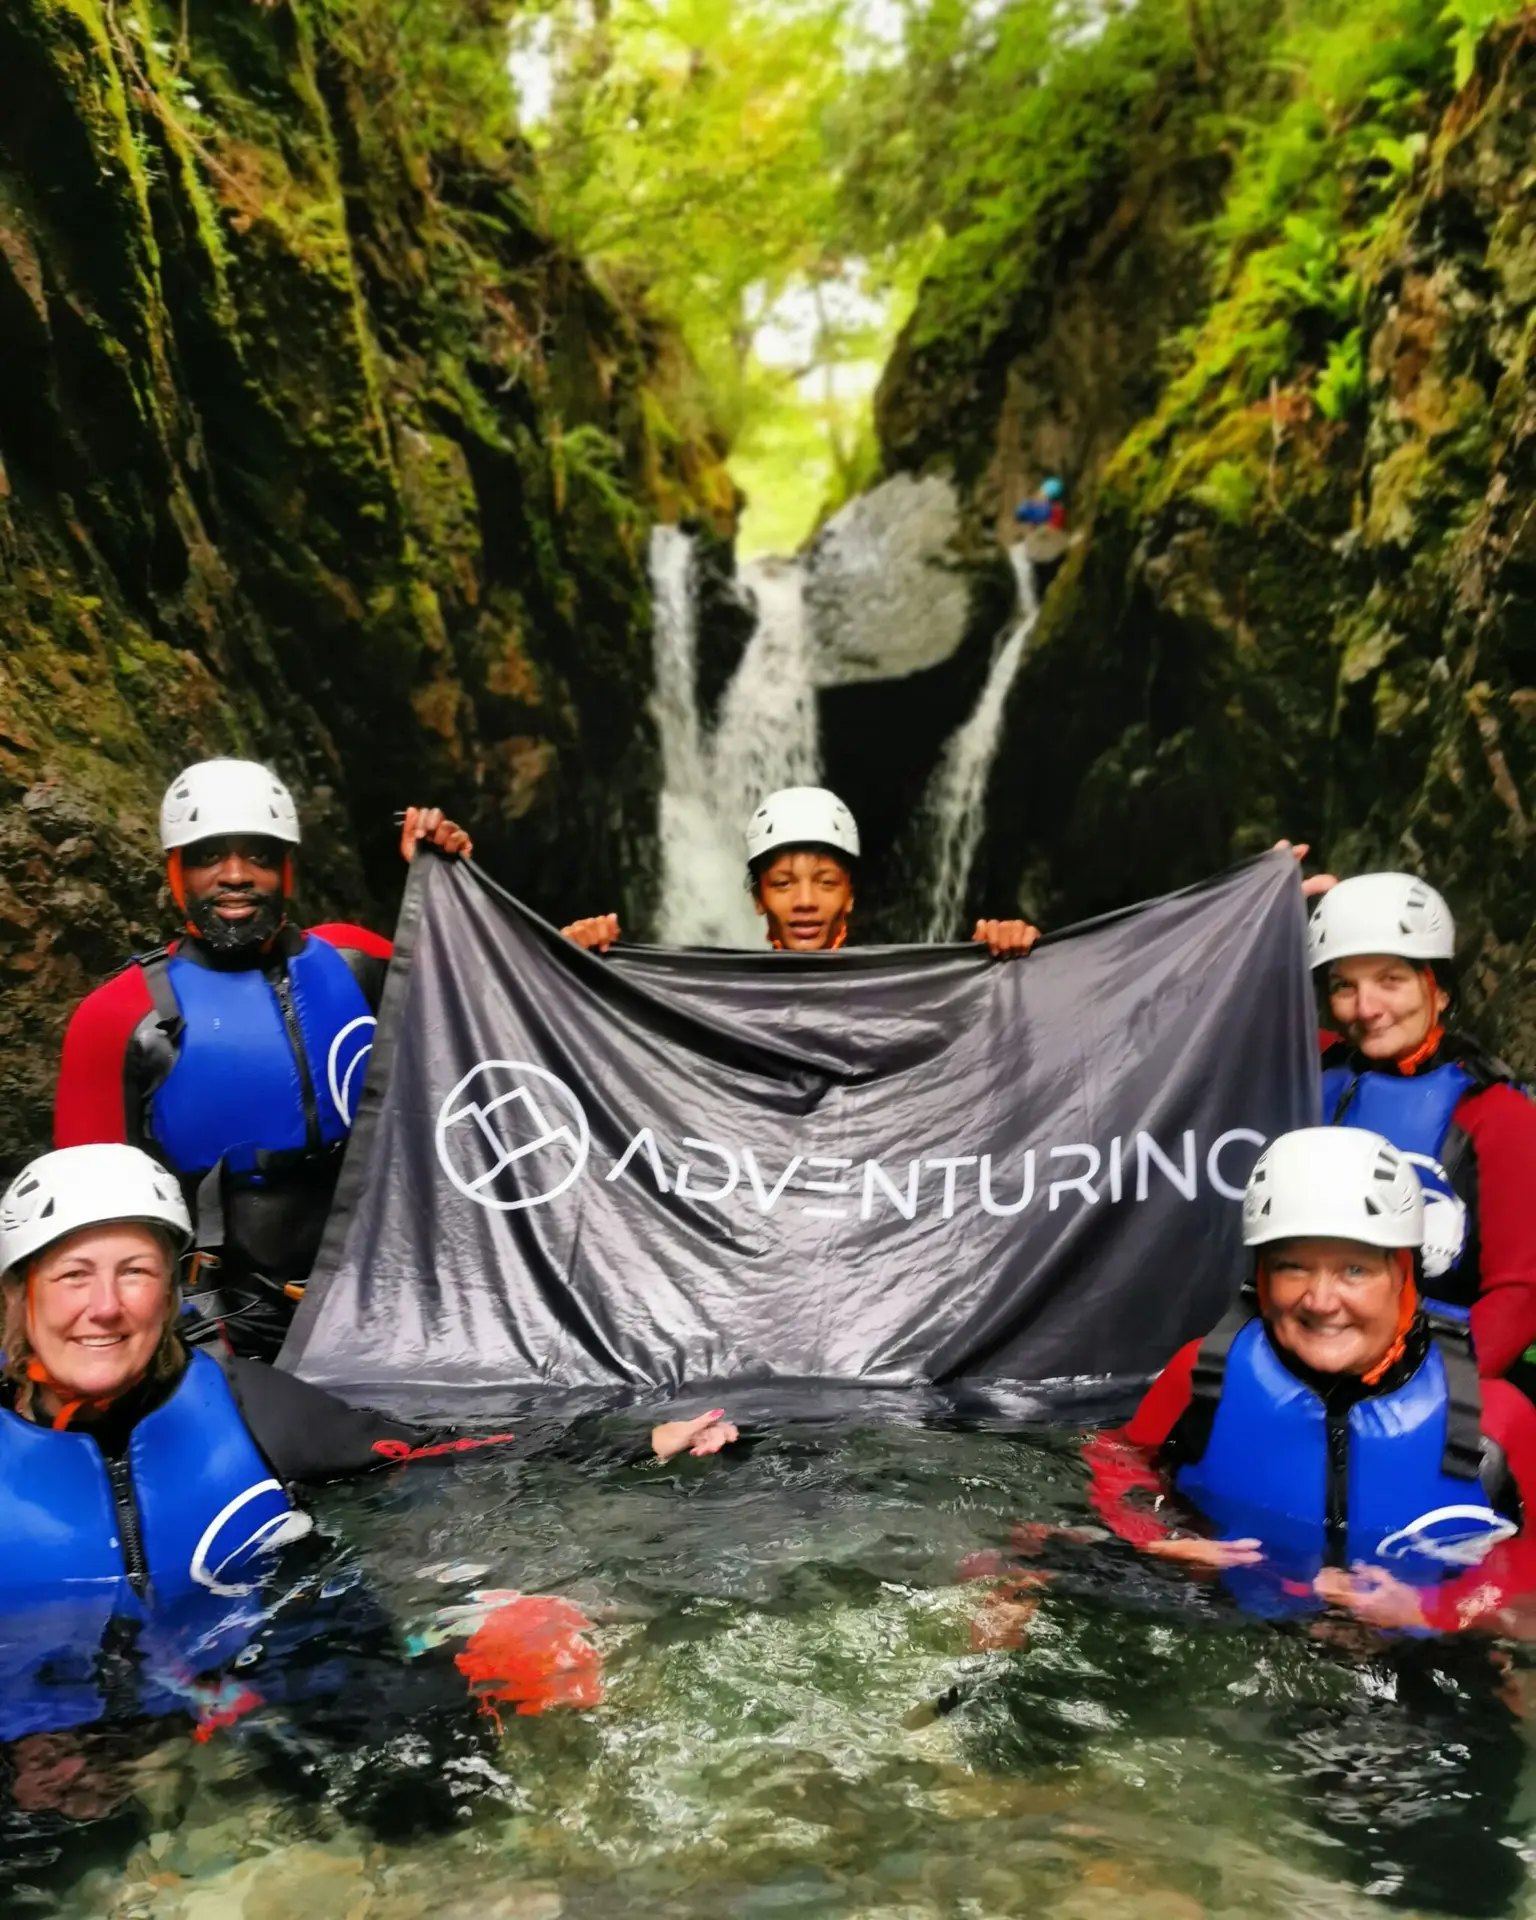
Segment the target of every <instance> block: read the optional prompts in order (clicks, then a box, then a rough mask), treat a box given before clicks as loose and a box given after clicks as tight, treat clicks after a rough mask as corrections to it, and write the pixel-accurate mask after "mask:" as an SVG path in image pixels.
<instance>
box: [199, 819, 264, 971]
mask: <svg viewBox="0 0 1536 1920" xmlns="http://www.w3.org/2000/svg"><path fill="white" fill-rule="evenodd" d="M286 861H287V849H286V848H285V847H284V846H283V844H282V842H281V841H279V840H264V839H262V838H260V837H259V836H257V835H254V834H229V835H223V836H220V837H219V838H217V839H213V840H198V841H195V842H194V843H193V845H191V846H190V847H185V848H183V849H182V854H181V884H182V887H183V889H184V891H185V894H186V899H185V902H184V907H185V912H186V916H187V919H188V921H189V922H190V923H191V925H192V926H194V927H195V928H196V929H197V933H198V936H199V938H200V939H203V940H206V941H207V942H208V944H209V946H211V947H215V948H218V949H219V950H221V951H223V952H229V951H231V950H233V949H236V948H239V947H246V946H264V945H265V944H266V942H267V941H268V940H270V939H271V938H272V936H273V934H275V933H276V932H277V930H278V928H279V927H280V926H281V925H282V924H283V914H284V882H285V866H286Z"/></svg>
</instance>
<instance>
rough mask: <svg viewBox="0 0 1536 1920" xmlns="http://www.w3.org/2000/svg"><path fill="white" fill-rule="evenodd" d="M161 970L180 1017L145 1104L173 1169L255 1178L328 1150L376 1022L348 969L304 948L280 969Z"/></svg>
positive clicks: (336, 958) (348, 1109) (174, 962)
mask: <svg viewBox="0 0 1536 1920" xmlns="http://www.w3.org/2000/svg"><path fill="white" fill-rule="evenodd" d="M151 964H153V965H156V966H163V967H164V968H165V969H166V976H167V978H168V980H169V983H170V986H171V988H172V991H173V992H174V995H175V999H176V1004H177V1007H178V1009H179V1012H180V1029H179V1032H178V1033H177V1034H176V1036H175V1044H176V1049H177V1051H176V1062H175V1065H174V1066H173V1067H172V1068H171V1070H170V1072H169V1073H168V1074H167V1075H166V1077H165V1079H164V1080H163V1081H162V1082H161V1083H160V1085H159V1086H158V1087H157V1088H156V1089H155V1091H154V1094H153V1096H152V1097H151V1100H150V1110H149V1132H150V1135H151V1137H152V1139H153V1141H154V1144H155V1146H156V1148H157V1149H158V1150H159V1152H160V1154H161V1155H162V1157H163V1158H164V1159H165V1160H166V1161H167V1162H168V1163H169V1164H170V1165H171V1166H172V1167H174V1168H175V1170H176V1171H177V1172H178V1173H179V1174H182V1175H183V1176H186V1175H193V1174H201V1173H205V1172H207V1171H208V1169H209V1168H211V1167H213V1166H216V1165H217V1164H218V1163H219V1162H220V1161H222V1162H223V1163H224V1165H225V1167H226V1168H227V1169H228V1170H229V1171H230V1172H232V1173H235V1174H239V1175H245V1176H251V1177H255V1178H257V1179H259V1178H260V1177H261V1174H262V1172H263V1171H264V1170H265V1169H267V1168H268V1167H269V1166H270V1164H271V1163H272V1161H273V1159H274V1158H275V1157H278V1156H280V1157H281V1158H280V1159H278V1162H277V1163H278V1164H279V1165H281V1164H285V1163H287V1164H293V1163H295V1162H297V1161H299V1160H301V1159H303V1158H304V1157H305V1156H306V1155H318V1154H323V1153H325V1152H326V1151H327V1150H328V1149H331V1148H334V1147H335V1146H337V1145H338V1144H339V1143H340V1142H341V1141H342V1140H344V1139H345V1138H346V1136H347V1133H348V1130H349V1128H350V1126H351V1120H352V1115H353V1114H354V1113H355V1112H356V1110H357V1100H358V1095H359V1093H360V1092H361V1086H360V1084H359V1082H360V1079H361V1075H362V1073H363V1072H366V1064H365V1063H366V1056H367V1052H368V1048H369V1046H370V1044H371V1042H372V1038H373V1027H374V1017H373V1012H372V1009H371V1008H370V1007H369V1005H368V1002H367V1000H366V999H365V997H364V995H363V990H362V988H361V987H360V986H359V985H358V984H357V981H356V980H355V979H354V977H353V974H352V970H351V968H350V967H349V966H348V965H347V963H346V961H345V960H344V959H343V958H342V956H341V955H340V954H339V953H338V952H337V951H336V949H335V948H334V947H333V946H331V945H330V943H329V942H328V941H325V940H320V939H316V938H315V937H314V936H313V935H310V936H308V937H306V939H305V941H304V944H303V946H302V947H301V948H300V950H299V951H298V952H297V953H296V954H294V955H293V956H292V957H291V958H290V959H289V960H288V962H287V965H286V968H285V969H282V970H279V971H274V972H268V971H266V970H264V969H263V968H260V967H249V968H240V969H233V970H226V969H220V968H215V967H203V966H199V965H198V964H197V962H196V961H195V960H191V959H188V958H186V957H185V956H184V955H182V954H179V953H178V954H172V955H171V956H170V957H169V958H168V959H165V960H156V961H154V962H152V963H151Z"/></svg>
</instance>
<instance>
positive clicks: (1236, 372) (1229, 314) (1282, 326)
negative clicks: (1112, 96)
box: [1122, 0, 1453, 517]
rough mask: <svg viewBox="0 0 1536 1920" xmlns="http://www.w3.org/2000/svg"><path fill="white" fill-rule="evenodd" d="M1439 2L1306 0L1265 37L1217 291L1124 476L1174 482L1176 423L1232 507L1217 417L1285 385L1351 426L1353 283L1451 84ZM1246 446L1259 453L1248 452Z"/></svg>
mask: <svg viewBox="0 0 1536 1920" xmlns="http://www.w3.org/2000/svg"><path fill="white" fill-rule="evenodd" d="M1439 8H1440V0H1327V3H1325V0H1309V4H1306V5H1303V6H1300V7H1298V8H1295V9H1293V13H1292V18H1291V21H1290V23H1289V30H1288V31H1287V32H1285V33H1284V34H1283V35H1281V36H1280V37H1277V38H1276V39H1275V40H1274V42H1273V43H1272V45H1271V49H1270V58H1269V61H1268V72H1269V76H1270V81H1269V90H1267V91H1266V89H1264V88H1261V89H1259V90H1257V91H1256V92H1255V93H1254V95H1253V97H1252V98H1251V100H1250V101H1249V102H1248V104H1247V106H1246V109H1245V111H1244V113H1243V115H1242V116H1241V117H1240V119H1239V121H1238V123H1237V125H1238V128H1239V129H1240V142H1241V144H1240V147H1239V150H1238V155H1237V160H1236V165H1235V167H1234V171H1233V177H1232V181H1231V185H1230V187H1229V190H1228V192H1227V195H1226V199H1225V204H1224V206H1223V209H1222V212H1221V215H1220V217H1219V218H1218V219H1217V221H1216V222H1215V223H1214V225H1213V228H1212V232H1211V240H1212V247H1213V258H1212V273H1213V282H1214V289H1215V295H1216V297H1215V299H1214V301H1213V303H1212V306H1211V308H1210V310H1209V312H1208V313H1207V315H1206V317H1205V319H1204V320H1203V321H1202V323H1201V324H1200V326H1199V327H1198V328H1196V329H1195V330H1194V331H1193V333H1192V334H1191V335H1190V336H1189V337H1188V338H1186V339H1185V340H1184V341H1182V342H1181V343H1180V347H1179V352H1178V362H1179V363H1180V364H1177V365H1176V368H1175V372H1174V377H1173V378H1172V380H1171V381H1170V382H1169V385H1168V387H1167V388H1166V390H1165V392H1164V395H1163V399H1162V403H1161V406H1160V408H1159V410H1158V413H1157V415H1156V417H1155V419H1154V420H1153V421H1151V422H1149V423H1147V424H1146V425H1145V426H1143V427H1142V428H1141V429H1139V430H1138V432H1137V433H1136V434H1135V435H1134V436H1133V438H1132V441H1131V442H1130V443H1129V444H1128V446H1127V449H1126V451H1125V454H1124V455H1123V456H1122V467H1123V471H1124V474H1125V476H1126V477H1128V478H1130V477H1133V476H1135V477H1137V483H1138V484H1142V483H1150V484H1151V485H1152V487H1153V489H1154V491H1156V490H1159V489H1165V488H1166V487H1167V486H1169V485H1172V484H1175V475H1174V474H1173V473H1171V472H1170V471H1168V470H1167V469H1165V468H1163V467H1162V466H1161V464H1160V462H1159V459H1158V455H1159V453H1160V450H1161V449H1163V448H1165V447H1167V446H1168V444H1169V443H1170V439H1171V436H1172V434H1173V432H1174V431H1175V430H1176V429H1182V430H1184V434H1185V438H1184V450H1183V452H1182V453H1181V456H1180V460H1179V463H1178V475H1179V476H1183V475H1187V474H1189V472H1190V467H1191V462H1192V461H1193V462H1195V464H1196V466H1197V467H1198V464H1199V454H1198V448H1199V447H1200V445H1201V441H1200V439H1199V438H1198V437H1197V438H1195V439H1194V440H1193V441H1191V440H1190V439H1189V436H1188V433H1187V429H1188V428H1189V427H1191V426H1193V427H1195V428H1196V429H1197V435H1198V433H1203V434H1204V445H1205V447H1206V449H1207V452H1206V455H1205V459H1206V463H1207V473H1206V478H1205V480H1204V481H1203V482H1202V483H1200V484H1199V485H1197V486H1196V487H1195V489H1194V491H1195V492H1196V494H1197V497H1199V498H1201V499H1202V500H1203V501H1204V502H1205V503H1206V504H1207V505H1209V506H1210V507H1211V508H1212V510H1213V511H1214V512H1217V513H1219V514H1222V515H1223V517H1230V514H1229V512H1228V508H1229V507H1230V504H1231V502H1232V501H1233V499H1234V498H1235V495H1234V489H1233V484H1232V481H1231V477H1230V475H1223V477H1222V478H1221V479H1220V480H1217V479H1216V473H1217V471H1218V470H1219V468H1220V466H1221V465H1222V463H1223V462H1225V461H1226V460H1227V459H1228V457H1229V456H1228V455H1227V454H1226V452H1225V451H1219V450H1218V449H1222V448H1224V445H1225V442H1224V439H1223V432H1222V427H1223V422H1225V421H1227V420H1229V419H1230V418H1232V417H1233V415H1234V414H1236V413H1238V412H1240V411H1241V410H1242V409H1245V408H1251V407H1254V406H1256V405H1259V404H1261V403H1262V404H1264V405H1266V406H1270V405H1272V404H1273V403H1274V401H1275V397H1276V396H1277V395H1278V394H1279V393H1280V392H1281V391H1282V390H1283V391H1284V392H1286V393H1287V394H1289V395H1291V396H1293V399H1292V401H1291V402H1290V403H1289V404H1292V405H1294V404H1295V401H1296V398H1300V400H1301V403H1302V405H1303V406H1305V404H1306V402H1307V401H1310V403H1311V405H1312V406H1313V407H1315V409H1316V411H1317V413H1319V414H1320V415H1321V416H1322V417H1323V418H1324V419H1326V420H1328V421H1330V422H1334V423H1338V424H1347V423H1349V422H1351V421H1352V420H1355V419H1356V418H1358V416H1359V415H1360V413H1361V411H1362V408H1363V405H1364V401H1365V394H1366V378H1367V373H1366V366H1365V346H1364V336H1363V332H1362V328H1361V315H1360V297H1361V296H1360V290H1361V284H1362V278H1363V276H1364V275H1365V274H1366V273H1367V272H1368V271H1369V268H1370V266H1371V264H1372V262H1373V261H1374V259H1375V258H1376V257H1377V255H1378V254H1379V252H1380V251H1381V250H1382V249H1383V248H1384V247H1385V246H1387V245H1388V244H1390V240H1391V227H1392V220H1393V217H1394V209H1395V206H1396V204H1397V201H1398V198H1399V196H1400V194H1401V192H1402V190H1403V188H1404V186H1405V184H1406V183H1407V182H1408V181H1409V180H1410V179H1411V178H1412V175H1413V173H1414V171H1415V169H1416V168H1417V167H1418V165H1419V162H1420V159H1421V157H1422V155H1423V153H1424V151H1425V148H1426V146H1427V141H1428V134H1429V130H1430V128H1431V126H1432V124H1433V122H1434V119H1435V116H1436V114H1437V113H1438V111H1439V110H1440V108H1441V107H1442V106H1443V104H1444V101H1445V100H1446V98H1447V97H1448V94H1449V90H1450V87H1451V85H1452V81H1453V74H1452V66H1453V61H1452V53H1451V47H1450V43H1449V42H1448V39H1447V36H1446V33H1445V28H1444V20H1443V16H1442V14H1441V12H1440V11H1439ZM1251 457H1253V458H1257V457H1258V455H1257V452H1255V454H1254V455H1253V456H1251Z"/></svg>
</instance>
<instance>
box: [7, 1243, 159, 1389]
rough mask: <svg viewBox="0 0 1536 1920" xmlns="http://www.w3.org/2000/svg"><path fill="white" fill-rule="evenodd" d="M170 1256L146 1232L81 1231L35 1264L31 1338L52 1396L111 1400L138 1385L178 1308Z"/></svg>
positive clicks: (29, 1318)
mask: <svg viewBox="0 0 1536 1920" xmlns="http://www.w3.org/2000/svg"><path fill="white" fill-rule="evenodd" d="M171 1279H172V1264H171V1256H170V1253H169V1252H168V1251H167V1249H166V1245H165V1242H164V1240H163V1239H161V1237H160V1236H159V1235H158V1234H156V1233H154V1232H153V1231H152V1230H151V1229H150V1228H149V1227H145V1226H140V1225H138V1224H137V1223H135V1222H132V1221H121V1222H117V1223H114V1224H112V1225H110V1226H104V1227H82V1228H81V1229H80V1231H79V1232H78V1233H71V1234H68V1235H66V1237H65V1238H64V1239H62V1240H58V1241H55V1243H54V1244H53V1245H52V1246H51V1247H45V1248H44V1250H43V1251H42V1252H41V1253H40V1254H39V1255H38V1256H37V1258H36V1259H35V1260H34V1261H33V1262H32V1265H31V1269H30V1272H29V1275H28V1279H27V1317H26V1330H27V1338H28V1340H29V1341H30V1343H31V1346H32V1352H33V1354H34V1356H35V1357H36V1359H37V1360H38V1361H39V1362H40V1363H41V1365H42V1368H43V1371H44V1372H45V1373H46V1374H47V1376H48V1382H49V1385H50V1387H51V1389H52V1390H53V1391H54V1392H55V1394H62V1395H64V1396H66V1397H68V1398H70V1399H78V1400H107V1399H113V1398H115V1397H116V1396H117V1395H118V1394H120V1393H123V1392H126V1391H127V1389H128V1388H129V1387H131V1386H133V1385H135V1384H136V1383H137V1382H138V1381H139V1380H141V1379H142V1378H143V1377H144V1375H145V1374H146V1373H147V1372H148V1370H149V1364H150V1361H151V1360H152V1359H153V1358H154V1355H155V1349H156V1348H157V1347H158V1346H159V1344H160V1337H161V1335H162V1334H163V1333H164V1331H165V1327H166V1323H167V1321H168V1320H169V1318H170V1315H171V1312H172V1310H173V1305H174V1301H173V1295H172V1291H171Z"/></svg>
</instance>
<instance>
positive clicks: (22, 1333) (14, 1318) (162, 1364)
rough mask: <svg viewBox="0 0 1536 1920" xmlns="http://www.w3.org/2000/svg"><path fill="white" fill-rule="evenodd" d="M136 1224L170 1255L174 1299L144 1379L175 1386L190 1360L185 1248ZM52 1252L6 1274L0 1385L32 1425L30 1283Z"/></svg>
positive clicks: (155, 1227)
mask: <svg viewBox="0 0 1536 1920" xmlns="http://www.w3.org/2000/svg"><path fill="white" fill-rule="evenodd" d="M113 1224H114V1223H113V1222H111V1221H106V1220H104V1221H102V1222H101V1225H103V1226H111V1225H113ZM118 1224H126V1223H118ZM132 1224H133V1225H135V1226H142V1227H143V1228H144V1230H145V1232H146V1233H148V1234H150V1235H151V1236H152V1237H153V1239H154V1241H155V1243H156V1245H157V1246H158V1247H159V1248H160V1250H161V1252H162V1253H163V1254H164V1255H165V1267H166V1275H167V1283H166V1290H167V1293H168V1296H169V1299H168V1303H167V1312H166V1317H165V1326H164V1328H163V1329H162V1331H161V1334H160V1343H159V1345H158V1346H157V1347H156V1348H155V1351H154V1353H153V1354H152V1355H151V1356H150V1362H149V1366H148V1368H147V1369H146V1370H145V1374H144V1377H145V1379H146V1380H173V1379H174V1378H175V1377H176V1375H177V1374H178V1373H180V1371H181V1368H182V1363H183V1358H184V1355H183V1352H182V1345H181V1336H180V1334H179V1333H178V1332H177V1331H176V1324H177V1321H178V1320H179V1319H180V1317H181V1316H180V1314H179V1313H178V1312H177V1308H178V1306H179V1305H180V1301H181V1287H180V1264H181V1245H180V1242H179V1240H178V1239H177V1237H176V1236H175V1235H174V1234H172V1232H171V1231H170V1229H169V1228H168V1227H162V1226H161V1225H159V1223H158V1222H156V1221H154V1220H141V1221H135V1222H133V1223H132ZM47 1251H48V1249H47V1247H43V1248H41V1249H39V1252H38V1253H36V1254H34V1255H33V1256H32V1258H31V1260H30V1261H28V1263H27V1264H26V1265H25V1266H20V1267H11V1268H9V1269H8V1270H7V1271H6V1272H5V1273H3V1274H0V1352H3V1354H4V1358H5V1364H4V1366H3V1367H0V1379H3V1380H7V1381H9V1382H10V1383H11V1385H12V1387H13V1389H14V1393H15V1402H14V1404H15V1408H16V1411H17V1412H18V1413H19V1414H21V1415H23V1416H24V1417H25V1418H28V1419H30V1418H31V1412H32V1396H33V1391H34V1385H33V1382H32V1381H31V1380H30V1379H28V1377H27V1368H28V1366H29V1364H30V1363H31V1361H32V1359H33V1348H32V1341H31V1337H30V1335H29V1334H28V1332H27V1305H28V1302H27V1281H28V1279H29V1278H30V1277H31V1274H32V1270H33V1268H34V1267H35V1266H36V1264H37V1261H38V1259H39V1258H40V1257H41V1255H42V1254H44V1253H46V1252H47Z"/></svg>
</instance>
